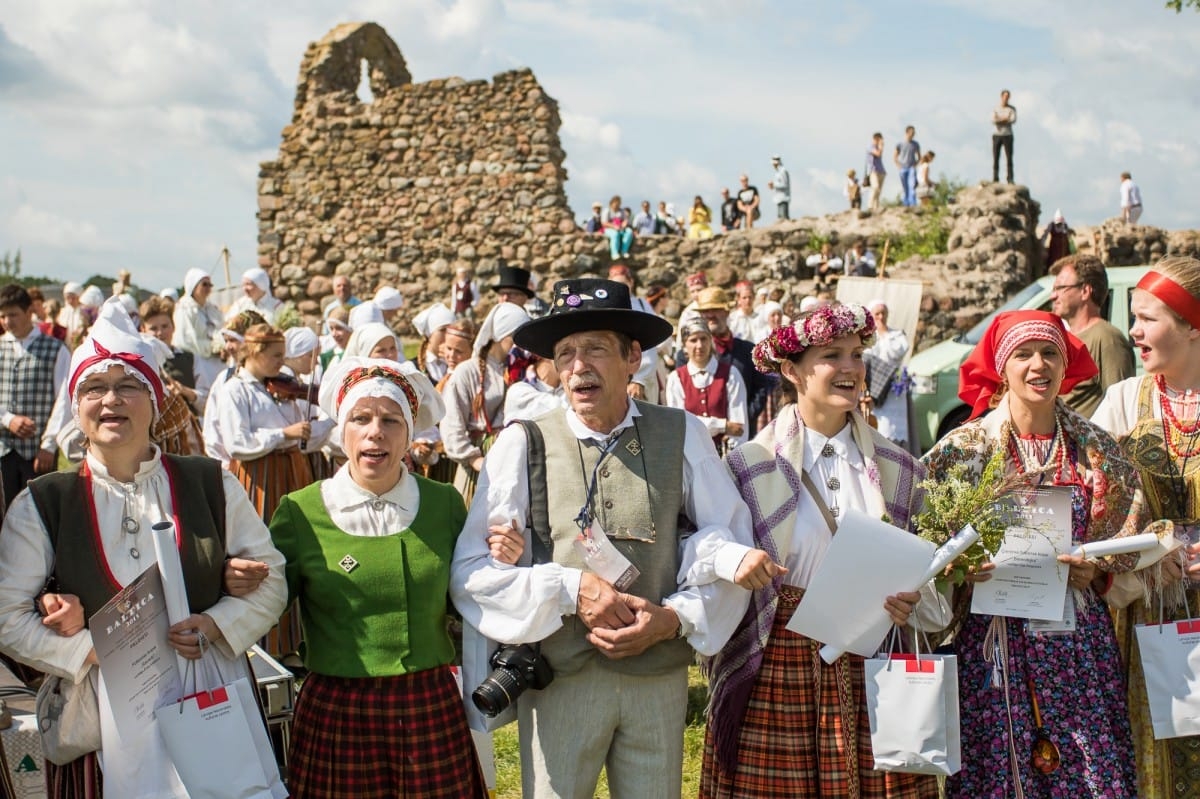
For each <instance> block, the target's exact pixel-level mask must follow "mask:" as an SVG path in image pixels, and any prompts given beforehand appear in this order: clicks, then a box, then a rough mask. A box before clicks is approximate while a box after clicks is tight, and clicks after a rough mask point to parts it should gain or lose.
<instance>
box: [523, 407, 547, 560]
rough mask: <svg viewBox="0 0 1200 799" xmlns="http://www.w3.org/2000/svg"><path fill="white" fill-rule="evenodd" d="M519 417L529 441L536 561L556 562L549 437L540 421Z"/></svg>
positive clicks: (529, 481) (530, 504) (530, 525)
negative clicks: (548, 480) (548, 487)
mask: <svg viewBox="0 0 1200 799" xmlns="http://www.w3.org/2000/svg"><path fill="white" fill-rule="evenodd" d="M516 421H517V424H519V425H521V426H522V427H524V428H525V440H526V441H527V442H528V443H529V453H528V457H527V458H526V475H527V478H528V479H527V482H528V483H529V518H528V524H529V529H530V530H532V531H533V541H532V544H533V549H532V552H533V562H534V563H552V562H553V561H554V543H553V542H552V540H551V538H550V507H549V500H548V496H547V491H546V439H545V438H544V437H543V436H542V429H541V428H540V427H538V426H537V423H536V422H533V421H531V420H529V419H518V420H516Z"/></svg>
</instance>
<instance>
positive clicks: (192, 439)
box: [150, 390, 204, 455]
mask: <svg viewBox="0 0 1200 799" xmlns="http://www.w3.org/2000/svg"><path fill="white" fill-rule="evenodd" d="M150 437H151V438H152V439H154V440H155V441H157V442H158V445H159V446H160V447H162V451H163V452H166V453H170V454H172V455H203V454H204V434H203V433H202V432H201V430H200V422H199V420H197V419H196V417H195V415H194V414H193V413H192V409H191V407H190V406H188V404H187V400H185V399H184V398H183V395H182V394H179V393H177V392H176V391H174V390H169V391H167V392H166V394H165V395H164V396H163V403H162V407H161V408H159V415H158V421H157V422H156V423H155V425H154V429H153V430H151V431H150Z"/></svg>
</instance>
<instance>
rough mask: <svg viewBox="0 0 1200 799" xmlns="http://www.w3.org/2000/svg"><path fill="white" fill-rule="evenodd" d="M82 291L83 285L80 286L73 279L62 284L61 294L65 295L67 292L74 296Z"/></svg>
mask: <svg viewBox="0 0 1200 799" xmlns="http://www.w3.org/2000/svg"><path fill="white" fill-rule="evenodd" d="M82 293H83V286H81V285H80V284H78V283H75V282H74V281H72V282H70V283H64V284H63V296H66V295H67V294H74V295H75V296H76V297H78V296H79V295H80V294H82Z"/></svg>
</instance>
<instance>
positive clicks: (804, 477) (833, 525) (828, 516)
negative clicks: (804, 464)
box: [800, 471, 837, 535]
mask: <svg viewBox="0 0 1200 799" xmlns="http://www.w3.org/2000/svg"><path fill="white" fill-rule="evenodd" d="M800 481H801V482H802V483H804V487H805V488H807V489H808V493H809V496H811V497H812V498H813V502H815V503H817V510H819V511H821V516H822V517H823V518H824V519H825V524H827V525H829V532H830V533H833V534H834V535H836V534H837V521H835V520H834V518H833V514H832V513H831V512H830V510H829V506H828V505H826V504H825V500H823V499H821V495H820V494H818V493H817V487H816V486H815V485H813V481H812V478H811V477H809V476H808V472H806V471H801V472H800Z"/></svg>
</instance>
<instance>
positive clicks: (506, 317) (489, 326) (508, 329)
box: [472, 302, 529, 357]
mask: <svg viewBox="0 0 1200 799" xmlns="http://www.w3.org/2000/svg"><path fill="white" fill-rule="evenodd" d="M528 321H529V314H528V313H526V311H525V309H524V308H522V307H521V306H520V305H517V304H515V303H511V302H502V303H500V304H498V305H496V306H494V307H493V308H492V310H490V311H488V315H487V317H485V318H484V320H483V324H481V325H480V326H479V334H478V335H477V336H475V346H474V347H472V350H473V351H474V352H475V356H476V357H479V355H480V353H481V352H482V350H483V347H484V345H485V344H488V343H490V342H496V341H502V340H503V339H505V338H507V337H508V336H511V335H512V334H513V333H516V332H517V328H519V327H520V326H521V325H523V324H525V323H526V322H528Z"/></svg>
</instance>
